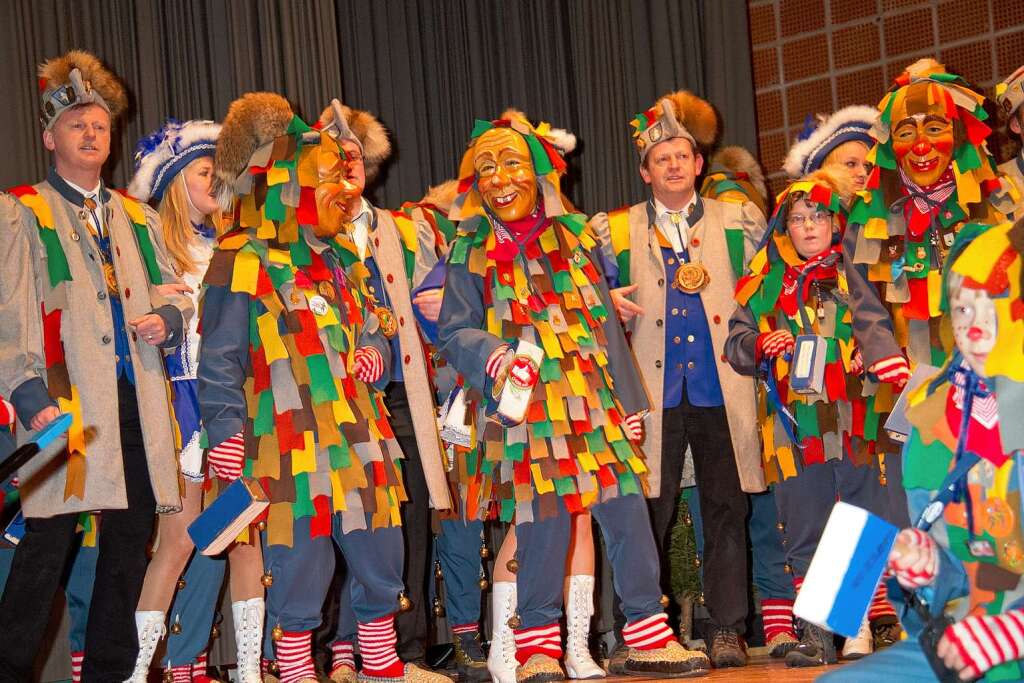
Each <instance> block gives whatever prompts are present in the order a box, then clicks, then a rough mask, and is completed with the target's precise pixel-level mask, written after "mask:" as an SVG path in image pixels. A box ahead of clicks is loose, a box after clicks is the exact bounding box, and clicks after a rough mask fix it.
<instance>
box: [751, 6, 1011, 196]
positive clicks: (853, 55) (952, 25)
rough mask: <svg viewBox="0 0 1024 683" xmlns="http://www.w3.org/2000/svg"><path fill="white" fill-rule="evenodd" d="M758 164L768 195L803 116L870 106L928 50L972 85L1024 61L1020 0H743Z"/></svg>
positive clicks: (777, 184) (778, 183)
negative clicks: (746, 11)
mask: <svg viewBox="0 0 1024 683" xmlns="http://www.w3.org/2000/svg"><path fill="white" fill-rule="evenodd" d="M748 5H749V12H750V37H751V42H752V44H753V61H754V86H755V91H756V96H757V120H758V132H759V144H760V155H761V161H762V163H763V165H764V170H765V173H766V174H768V176H769V182H770V185H771V188H772V191H773V192H774V193H777V192H778V191H780V190H781V189H782V187H783V185H784V181H783V176H782V174H781V173H780V172H779V171H778V169H779V167H780V166H781V164H782V160H783V159H784V158H785V155H786V151H787V150H788V149H789V144H790V142H791V141H792V140H795V139H796V136H797V134H798V133H799V132H800V129H801V128H802V127H803V121H804V117H806V116H807V114H813V113H818V112H821V113H828V112H832V111H835V110H836V109H838V108H840V107H845V106H847V105H849V104H869V105H872V106H873V105H876V104H878V101H879V100H880V99H881V98H882V95H883V94H884V93H885V91H886V89H887V88H888V86H889V84H890V83H891V82H892V79H893V78H894V77H895V76H896V75H898V74H899V73H900V72H901V71H902V70H903V68H904V67H906V66H907V65H908V64H910V63H912V62H914V61H915V60H917V59H918V58H920V57H928V56H933V57H935V58H937V59H938V60H939V61H940V62H942V63H943V64H945V65H946V68H947V69H949V70H950V71H953V72H954V73H958V74H960V75H961V76H964V77H965V78H966V79H968V80H969V81H970V82H972V83H973V84H975V85H976V86H979V87H983V88H991V86H992V85H994V84H995V83H997V82H998V81H1000V80H1002V79H1003V78H1005V77H1006V76H1007V75H1009V74H1010V73H1011V72H1012V71H1013V70H1014V69H1015V68H1017V67H1018V66H1020V65H1021V64H1024V0H750V2H749V3H748Z"/></svg>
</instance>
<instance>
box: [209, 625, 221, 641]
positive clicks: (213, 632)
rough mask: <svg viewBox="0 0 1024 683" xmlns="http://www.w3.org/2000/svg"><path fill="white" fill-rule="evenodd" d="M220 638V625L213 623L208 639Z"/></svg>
mask: <svg viewBox="0 0 1024 683" xmlns="http://www.w3.org/2000/svg"><path fill="white" fill-rule="evenodd" d="M218 638H220V626H219V625H218V624H214V625H213V628H211V629H210V640H217V639H218Z"/></svg>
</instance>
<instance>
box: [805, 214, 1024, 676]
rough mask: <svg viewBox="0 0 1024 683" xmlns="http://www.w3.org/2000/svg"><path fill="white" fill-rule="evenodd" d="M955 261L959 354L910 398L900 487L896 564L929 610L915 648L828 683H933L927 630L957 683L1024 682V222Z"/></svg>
mask: <svg viewBox="0 0 1024 683" xmlns="http://www.w3.org/2000/svg"><path fill="white" fill-rule="evenodd" d="M948 257H949V260H948V261H947V264H948V270H947V272H946V273H945V274H944V287H943V291H944V292H945V297H944V300H943V301H942V302H941V303H940V308H941V310H942V311H943V313H944V314H945V315H948V316H949V317H950V321H951V327H952V332H953V337H954V340H955V344H956V348H955V350H954V351H953V353H952V356H951V357H950V359H949V360H948V361H947V362H946V364H945V365H944V366H943V367H942V369H941V370H939V371H938V372H937V374H935V375H934V376H933V377H931V378H929V379H928V380H927V381H926V382H925V383H924V384H923V385H922V386H920V387H918V388H917V389H915V390H914V392H913V393H912V394H911V395H910V397H909V407H908V409H907V419H908V420H909V422H910V425H911V433H910V435H909V438H908V440H907V443H906V447H905V450H904V452H903V457H904V473H903V485H904V486H905V487H906V489H907V497H908V500H909V502H910V508H911V514H912V518H913V519H914V520H915V521H916V526H915V527H914V528H907V529H904V530H903V531H901V532H900V533H899V535H898V536H897V537H896V543H895V546H894V547H893V550H892V552H891V553H890V554H889V562H888V567H889V571H890V572H891V573H892V574H893V575H895V578H896V580H897V581H898V582H899V584H900V585H901V586H902V587H903V588H904V589H905V590H907V591H913V592H914V594H915V598H916V600H917V601H918V602H920V601H922V600H923V602H924V603H925V604H924V605H919V606H918V609H917V610H915V612H913V613H910V614H909V615H908V616H905V617H904V624H905V625H906V627H907V631H908V633H909V637H908V638H907V639H905V640H903V641H901V642H898V643H896V644H895V645H893V646H892V647H890V648H887V649H885V650H883V651H881V652H877V653H875V654H874V655H871V656H870V657H865V658H864V659H862V660H860V661H859V662H855V663H853V664H851V665H849V666H846V667H843V668H841V669H837V670H835V671H833V672H830V673H828V674H826V675H825V676H823V677H821V678H820V679H819V680H822V681H830V682H831V681H865V680H887V679H892V680H896V679H898V680H901V681H926V680H929V681H933V680H935V673H934V671H933V668H932V666H931V665H930V663H929V659H928V656H929V653H927V652H926V651H925V649H924V648H923V647H922V644H921V642H920V641H919V640H918V637H917V636H918V632H919V631H921V630H922V626H923V624H922V619H921V618H913V617H920V616H924V617H927V621H928V623H927V624H926V625H927V626H928V627H929V628H930V629H933V630H934V631H935V634H934V640H937V641H938V642H937V643H934V640H933V638H932V637H929V638H928V639H927V640H929V641H931V642H932V643H933V645H932V647H934V651H933V652H931V653H930V654H931V656H932V657H933V658H937V659H938V660H939V661H940V662H941V663H943V664H944V665H945V666H946V667H947V668H948V669H950V670H952V675H953V677H955V678H959V679H960V680H965V681H966V680H974V679H977V678H982V679H984V680H986V681H1016V680H1021V679H1022V678H1024V662H1022V660H1024V612H1022V610H1021V604H1022V603H1021V598H1022V597H1024V584H1022V582H1021V574H1022V572H1024V551H1022V549H1024V529H1022V526H1021V515H1022V508H1021V502H1022V495H1024V491H1022V489H1021V483H1020V482H1021V477H1022V476H1024V472H1022V466H1024V425H1022V424H1021V420H1020V415H1021V405H1022V402H1024V317H1022V316H1021V311H1022V310H1024V298H1022V292H1024V281H1022V273H1024V269H1022V262H1024V221H1018V222H1017V223H1016V224H1013V225H1011V224H1010V223H1008V222H1007V223H1001V224H998V225H995V226H988V225H984V224H975V223H968V224H966V225H963V226H962V227H961V228H960V231H959V233H958V235H957V238H956V241H955V242H954V244H953V246H952V249H951V250H950V252H949V254H948ZM940 618H942V619H944V620H943V621H941V622H939V619H940ZM946 620H948V621H946ZM940 636H941V637H940Z"/></svg>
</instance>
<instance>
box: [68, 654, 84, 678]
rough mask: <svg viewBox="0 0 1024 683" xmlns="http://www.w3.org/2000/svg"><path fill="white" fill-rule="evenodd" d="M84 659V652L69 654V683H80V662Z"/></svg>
mask: <svg viewBox="0 0 1024 683" xmlns="http://www.w3.org/2000/svg"><path fill="white" fill-rule="evenodd" d="M84 659H85V653H84V652H72V653H71V683H82V661H83V660H84Z"/></svg>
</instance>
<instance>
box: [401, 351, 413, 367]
mask: <svg viewBox="0 0 1024 683" xmlns="http://www.w3.org/2000/svg"><path fill="white" fill-rule="evenodd" d="M403 360H404V361H405V364H406V365H408V364H409V362H410V361H412V356H410V355H409V354H405V358H404V359H403Z"/></svg>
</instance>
